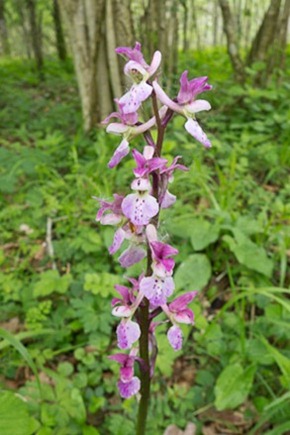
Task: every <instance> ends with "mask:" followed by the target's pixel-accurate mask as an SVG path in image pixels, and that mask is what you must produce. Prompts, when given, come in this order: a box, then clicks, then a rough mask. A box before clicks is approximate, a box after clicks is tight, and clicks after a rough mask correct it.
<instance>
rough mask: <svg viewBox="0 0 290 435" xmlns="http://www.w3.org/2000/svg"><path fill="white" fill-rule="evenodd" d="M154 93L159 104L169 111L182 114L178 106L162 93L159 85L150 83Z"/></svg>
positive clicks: (181, 109)
mask: <svg viewBox="0 0 290 435" xmlns="http://www.w3.org/2000/svg"><path fill="white" fill-rule="evenodd" d="M152 85H153V88H154V91H155V93H156V95H157V98H158V99H159V100H160V101H161V103H163V104H165V105H166V106H167V107H169V108H170V109H171V110H173V111H174V112H178V113H182V114H183V108H182V107H180V106H179V104H177V103H175V102H174V101H172V100H171V99H170V98H169V97H168V95H166V93H165V92H164V91H163V89H162V88H161V86H159V84H158V83H157V82H156V81H154V82H153V83H152Z"/></svg>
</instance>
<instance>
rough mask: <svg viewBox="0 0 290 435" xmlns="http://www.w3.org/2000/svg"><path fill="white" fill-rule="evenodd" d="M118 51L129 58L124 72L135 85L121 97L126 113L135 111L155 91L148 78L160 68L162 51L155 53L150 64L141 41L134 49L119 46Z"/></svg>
mask: <svg viewBox="0 0 290 435" xmlns="http://www.w3.org/2000/svg"><path fill="white" fill-rule="evenodd" d="M116 53H118V54H123V55H124V56H125V57H127V58H128V59H129V61H128V62H127V63H126V65H125V67H124V73H125V74H126V75H127V76H128V77H130V78H131V79H132V80H133V86H132V87H131V89H130V90H129V91H128V92H127V93H126V94H125V95H123V96H122V97H121V98H120V103H121V104H123V111H124V113H134V112H136V111H137V110H138V109H139V107H140V106H141V104H142V102H143V101H145V100H147V98H148V97H149V96H150V95H151V94H152V92H153V88H152V86H151V85H150V84H148V83H147V80H148V79H149V78H150V77H152V76H153V75H154V74H155V73H156V71H157V70H158V68H159V65H160V63H161V53H160V51H156V52H155V53H154V55H153V58H152V62H151V64H150V65H148V64H147V63H146V62H145V60H144V57H143V54H142V52H141V44H140V43H139V42H137V43H136V45H135V47H134V48H133V49H131V48H130V47H118V48H117V49H116Z"/></svg>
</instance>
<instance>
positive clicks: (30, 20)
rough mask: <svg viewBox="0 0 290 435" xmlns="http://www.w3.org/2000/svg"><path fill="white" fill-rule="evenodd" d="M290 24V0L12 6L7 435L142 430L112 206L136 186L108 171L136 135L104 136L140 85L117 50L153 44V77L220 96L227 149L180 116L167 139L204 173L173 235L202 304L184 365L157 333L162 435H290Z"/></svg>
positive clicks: (4, 15)
mask: <svg viewBox="0 0 290 435" xmlns="http://www.w3.org/2000/svg"><path fill="white" fill-rule="evenodd" d="M289 13H290V1H289V0H271V1H270V0H252V1H250V0H231V1H227V0H210V1H207V2H204V1H202V0H183V1H181V0H179V1H178V0H163V1H161V0H147V1H146V0H143V1H141V0H134V1H129V0H107V1H104V0H97V1H95V0H0V130H1V136H0V144H1V148H0V162H1V166H0V201H1V211H0V219H1V238H0V264H1V272H0V301H1V313H0V337H1V341H0V354H1V360H0V385H1V395H0V434H1V435H30V434H37V435H79V434H84V435H97V434H101V435H103V434H113V435H131V434H134V424H135V419H136V411H137V404H136V399H135V398H132V399H128V400H125V401H122V400H121V399H120V397H119V395H118V391H117V388H116V381H117V377H118V370H119V368H118V367H117V364H115V363H114V362H112V361H110V360H108V358H107V356H108V355H109V354H110V353H112V352H114V351H115V350H116V337H115V327H116V324H117V323H116V321H115V319H114V318H113V317H112V316H111V306H110V301H111V298H112V297H113V296H114V295H115V291H114V285H115V284H116V283H121V282H122V280H123V273H124V270H123V269H122V268H121V267H120V265H119V263H118V261H117V258H116V257H117V256H115V257H113V258H112V257H111V256H110V255H109V254H108V251H107V247H108V246H109V245H110V244H111V240H112V236H113V230H112V229H111V228H109V227H102V228H100V226H99V225H98V224H97V223H96V222H95V220H94V219H95V214H96V210H97V207H96V202H95V201H94V200H93V199H92V196H93V195H95V196H98V197H104V198H108V199H109V198H111V196H112V193H113V192H118V193H123V194H127V192H128V186H129V183H130V180H131V178H132V168H133V163H132V162H131V161H130V159H126V160H124V163H123V162H122V164H121V165H120V167H118V169H115V170H109V169H107V163H108V161H109V159H110V157H111V155H112V152H113V150H114V149H115V148H116V146H117V145H118V144H119V138H118V137H116V136H110V135H107V134H105V131H104V128H103V127H101V126H100V121H101V120H102V119H103V118H104V117H105V116H107V115H108V114H109V113H110V112H111V111H112V110H113V109H114V107H113V98H114V97H120V96H121V95H122V94H123V93H124V91H125V90H126V86H127V84H126V83H125V82H124V81H123V75H122V69H123V66H124V61H123V60H122V59H121V58H117V56H116V55H115V53H114V48H115V47H116V46H120V45H121V46H133V45H134V44H135V41H140V42H141V43H142V49H143V52H144V54H145V58H146V60H147V62H148V63H149V62H150V60H151V57H152V54H153V52H154V50H156V49H159V50H160V51H161V52H162V53H163V61H162V67H161V74H160V80H162V83H163V85H164V87H165V88H166V90H167V92H168V93H169V95H170V96H171V97H172V98H173V97H175V96H176V94H177V92H178V89H179V77H180V74H181V73H182V72H183V71H184V70H185V69H187V70H188V71H189V78H193V77H198V76H203V75H206V76H208V81H209V83H210V84H212V85H213V90H212V91H211V92H209V93H207V95H206V97H205V98H207V99H209V101H210V102H211V105H212V110H211V112H209V113H202V114H200V115H198V120H199V122H200V123H201V125H202V126H203V128H204V130H205V131H206V133H207V134H208V136H209V138H210V139H211V141H212V144H213V147H212V149H210V150H205V149H204V148H203V147H202V145H201V144H199V143H197V142H196V141H194V140H193V139H192V138H191V136H189V135H188V134H187V133H186V131H185V130H184V129H183V124H184V119H183V118H179V117H177V116H176V117H175V118H174V121H173V123H171V126H170V128H169V130H168V132H167V136H166V140H165V144H164V153H165V157H166V158H168V159H169V160H170V159H172V158H173V157H174V156H176V155H182V156H183V161H184V163H185V164H186V165H188V166H189V168H190V171H189V172H188V173H178V174H176V177H175V180H174V183H173V184H172V188H171V191H172V192H173V193H174V194H175V195H177V196H178V200H177V202H176V204H175V206H174V207H173V208H172V209H170V210H167V211H165V212H163V213H162V216H161V225H162V233H163V235H164V237H167V240H168V241H170V243H171V244H173V245H174V246H176V247H178V249H179V251H180V253H179V255H178V257H177V268H176V273H175V281H176V287H177V294H178V293H181V292H185V291H189V290H199V295H198V298H197V299H196V300H195V302H194V303H193V305H192V308H193V309H194V311H195V317H196V321H195V326H194V327H192V328H185V329H184V334H185V336H186V338H185V343H184V347H183V350H182V351H179V352H174V351H173V350H172V349H171V348H170V346H169V345H168V342H167V338H166V334H165V331H166V329H165V327H163V326H161V327H160V329H159V330H157V335H158V337H157V341H158V344H159V355H158V358H157V367H156V370H155V375H154V379H153V383H152V399H151V408H150V414H149V421H148V434H149V435H151V434H152V435H155V434H157V435H158V434H163V433H164V431H165V430H166V428H168V426H170V425H176V427H175V429H174V427H173V428H171V430H172V432H170V434H171V435H173V434H174V435H175V434H178V435H180V434H181V433H182V432H178V430H177V427H178V428H179V429H181V430H184V428H185V427H186V425H187V424H188V423H189V422H192V423H193V424H194V426H192V429H191V432H190V435H194V434H197V435H198V434H203V435H215V434H267V435H280V434H286V433H290V406H289V403H290V347H289V338H290V322H289V320H290V301H289V295H290V290H289V269H288V270H287V264H288V265H289V257H290V243H289V242H290V230H289V221H290V180H289V163H290V151H289V142H290V108H289V101H290V80H289V71H290V64H289V46H287V42H289V31H288V30H287V24H288V21H289ZM287 53H288V57H287ZM149 110H150V108H149V106H148V113H149ZM134 145H135V146H136V147H137V148H138V147H139V149H142V145H143V142H142V138H137V139H136V140H135V143H134ZM137 272H138V268H136V267H135V268H134V267H133V268H132V269H131V270H130V271H129V272H128V274H129V273H130V275H131V276H134V275H135V274H136V273H137ZM123 282H124V281H123ZM167 434H169V432H168V431H167ZM187 434H188V435H189V433H188V432H187Z"/></svg>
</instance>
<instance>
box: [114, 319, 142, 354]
mask: <svg viewBox="0 0 290 435" xmlns="http://www.w3.org/2000/svg"><path fill="white" fill-rule="evenodd" d="M140 335H141V331H140V326H139V325H138V323H136V322H133V321H132V320H125V319H122V320H121V323H120V324H119V325H118V327H117V339H118V346H119V348H120V349H130V348H131V346H132V344H133V343H135V341H137V340H138V339H139V337H140Z"/></svg>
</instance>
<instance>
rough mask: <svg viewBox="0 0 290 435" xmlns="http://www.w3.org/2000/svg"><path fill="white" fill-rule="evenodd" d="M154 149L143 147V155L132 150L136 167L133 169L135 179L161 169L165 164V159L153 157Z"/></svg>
mask: <svg viewBox="0 0 290 435" xmlns="http://www.w3.org/2000/svg"><path fill="white" fill-rule="evenodd" d="M154 151H155V149H154V148H153V147H151V146H145V147H144V151H143V155H142V154H141V153H139V151H137V150H133V151H132V154H133V157H134V160H135V162H136V164H137V167H136V168H135V169H134V174H135V176H136V177H145V176H147V175H148V174H150V173H151V172H153V171H156V170H157V169H160V168H163V166H164V165H165V164H166V163H167V160H166V159H162V158H160V157H153V155H154Z"/></svg>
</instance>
